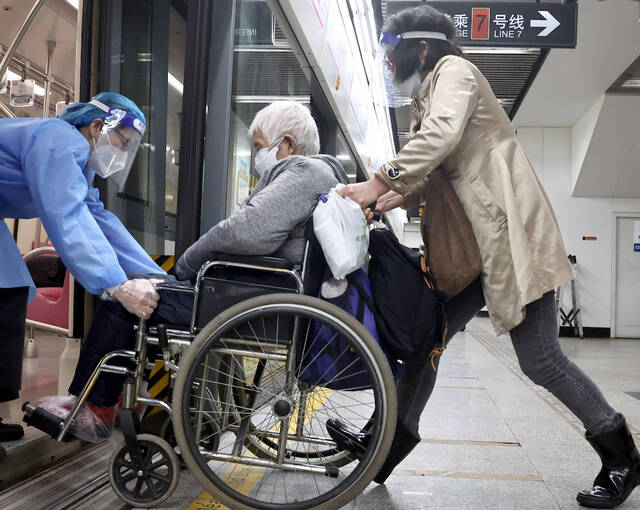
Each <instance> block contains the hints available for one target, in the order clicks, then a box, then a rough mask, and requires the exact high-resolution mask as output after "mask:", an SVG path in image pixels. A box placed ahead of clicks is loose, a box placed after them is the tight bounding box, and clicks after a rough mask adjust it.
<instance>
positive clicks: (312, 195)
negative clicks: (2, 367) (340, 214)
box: [35, 101, 348, 440]
mask: <svg viewBox="0 0 640 510" xmlns="http://www.w3.org/2000/svg"><path fill="white" fill-rule="evenodd" d="M249 133H250V135H251V136H252V138H253V148H254V150H255V152H256V156H255V166H254V170H255V171H256V173H257V174H258V175H259V176H260V179H259V181H258V183H257V185H256V187H255V189H254V190H253V192H252V194H251V195H250V196H249V197H248V198H247V199H246V200H245V202H244V203H243V204H241V206H240V207H239V209H237V210H236V211H235V212H234V213H233V214H232V215H231V216H230V217H229V218H227V219H225V220H223V221H221V222H219V223H218V224H217V225H215V226H214V227H212V228H211V229H210V230H209V231H208V232H207V233H206V234H204V235H203V236H202V237H201V238H200V239H199V240H198V241H196V242H195V243H194V244H193V245H192V246H191V247H189V248H188V249H187V251H186V252H185V253H184V254H183V255H182V257H180V259H179V260H178V262H177V264H176V268H175V272H176V277H175V278H174V277H172V276H167V275H144V274H137V273H136V274H130V275H129V277H130V278H151V279H152V281H154V283H175V282H176V279H177V281H179V282H181V284H182V285H184V286H185V287H191V286H192V282H193V281H194V280H195V278H196V275H197V273H198V270H199V269H200V267H201V266H202V265H203V264H204V263H205V262H206V261H207V260H209V259H210V258H211V257H212V256H213V254H215V253H224V254H231V255H247V256H250V255H254V256H255V255H274V256H277V257H281V258H284V259H287V260H289V261H291V262H292V263H293V265H294V266H297V267H300V265H301V263H302V258H303V251H304V245H305V237H304V235H305V232H304V230H305V228H304V227H305V222H306V221H307V220H308V219H309V218H310V216H311V214H312V212H313V209H314V207H315V204H316V203H317V196H318V195H319V194H321V193H327V192H328V191H329V190H330V189H331V188H332V187H334V186H335V185H336V184H337V183H338V182H342V183H346V182H348V180H347V176H346V174H345V172H344V170H343V169H342V167H341V165H340V163H339V162H338V161H337V160H336V159H335V158H334V157H333V156H328V155H319V154H318V152H319V149H320V144H319V137H318V129H317V126H316V124H315V121H314V120H313V118H312V117H311V114H310V112H309V110H308V109H307V108H306V107H304V106H302V105H301V104H299V103H296V102H293V101H279V102H274V103H272V104H270V105H269V106H267V107H265V108H263V109H262V110H261V111H259V112H258V113H257V115H256V117H255V119H254V120H253V122H252V124H251V126H250V128H249ZM160 293H161V299H160V300H159V301H158V304H157V307H156V308H155V310H151V309H150V310H149V311H148V312H149V313H147V315H146V317H144V318H145V319H150V322H151V323H169V324H172V325H177V326H185V327H188V326H189V323H190V320H191V316H192V311H193V310H192V308H193V298H192V296H191V295H190V294H188V293H180V292H162V291H160ZM104 297H105V298H106V299H104V300H102V301H101V302H100V304H99V305H98V307H97V310H96V314H95V317H94V320H93V323H92V325H91V329H90V330H89V334H88V336H87V339H86V342H85V344H84V346H83V348H82V351H81V354H80V359H79V361H78V365H77V367H76V371H75V375H74V378H73V381H72V383H71V386H70V387H69V393H70V394H71V395H79V394H80V393H81V391H82V389H83V388H84V386H85V384H86V383H87V381H88V380H89V378H90V376H91V374H92V372H93V371H94V369H95V367H96V366H97V365H98V363H99V362H100V360H101V359H102V358H103V356H105V355H106V354H108V353H110V352H112V351H115V350H118V349H130V348H131V347H132V346H133V343H134V324H135V323H136V321H137V318H136V316H134V315H133V314H131V313H129V312H128V311H127V310H126V309H125V308H124V307H123V306H122V305H121V304H120V303H119V302H117V301H115V300H112V299H109V297H108V296H104ZM151 312H153V313H151ZM122 383H123V376H121V375H117V374H101V375H100V377H99V379H98V380H97V381H96V383H95V385H94V387H93V389H92V390H91V393H90V394H89V396H88V398H87V401H86V402H85V404H83V406H82V408H81V409H80V412H79V413H78V415H77V416H76V423H75V425H74V426H73V427H72V428H71V432H72V433H74V434H75V435H76V436H78V437H81V438H83V439H86V440H96V439H100V437H104V436H105V435H108V434H109V432H110V428H111V426H112V424H113V422H114V420H115V417H116V414H117V409H118V407H117V404H118V400H119V397H120V393H121V391H122ZM74 401H75V398H74V397H64V398H56V397H45V398H43V399H40V400H39V401H37V402H35V405H38V406H40V407H43V408H45V409H47V410H49V411H50V412H52V413H53V414H57V415H61V416H64V415H65V414H66V413H68V410H69V409H70V407H71V406H72V405H73V403H74Z"/></svg>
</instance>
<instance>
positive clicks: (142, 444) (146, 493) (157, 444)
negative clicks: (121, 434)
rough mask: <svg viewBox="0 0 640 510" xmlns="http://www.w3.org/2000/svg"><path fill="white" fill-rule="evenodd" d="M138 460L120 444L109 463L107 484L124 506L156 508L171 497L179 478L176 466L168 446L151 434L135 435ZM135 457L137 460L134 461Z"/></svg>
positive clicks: (123, 443) (178, 467)
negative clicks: (138, 454)
mask: <svg viewBox="0 0 640 510" xmlns="http://www.w3.org/2000/svg"><path fill="white" fill-rule="evenodd" d="M136 440H137V443H138V446H139V449H140V456H139V457H137V456H136V455H135V454H133V453H132V451H131V449H130V448H129V446H128V445H127V443H126V442H124V441H123V442H122V443H121V444H120V445H119V446H118V448H117V449H116V451H115V452H113V455H112V456H111V460H110V462H109V481H110V482H111V487H112V488H113V490H114V491H115V493H116V494H117V495H118V497H120V499H122V500H123V501H124V502H125V503H127V504H128V505H131V506H133V507H138V508H156V507H158V506H159V505H160V504H161V503H162V502H163V501H165V500H166V499H167V498H169V497H170V496H171V494H173V491H174V490H175V488H176V487H177V485H178V480H179V478H180V464H179V463H178V457H177V456H176V454H175V452H174V451H173V448H172V447H171V445H169V444H168V443H167V442H166V441H165V440H164V439H161V438H159V437H158V436H154V435H152V434H138V435H137V436H136ZM136 457H137V458H136Z"/></svg>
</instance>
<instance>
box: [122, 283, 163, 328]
mask: <svg viewBox="0 0 640 510" xmlns="http://www.w3.org/2000/svg"><path fill="white" fill-rule="evenodd" d="M158 281H160V280H145V279H136V280H127V281H126V282H123V283H121V284H120V285H118V286H117V287H115V288H114V289H109V293H110V294H111V295H112V296H113V297H114V298H116V299H117V300H118V301H120V304H121V305H122V306H124V307H125V308H126V310H127V311H128V312H130V313H132V314H134V315H137V316H138V317H142V318H143V319H148V318H149V317H151V314H152V313H153V311H154V310H155V308H156V306H158V300H159V299H160V296H159V295H158V293H157V292H156V290H155V288H154V287H153V284H154V283H155V282H158Z"/></svg>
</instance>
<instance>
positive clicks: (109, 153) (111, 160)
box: [87, 133, 127, 179]
mask: <svg viewBox="0 0 640 510" xmlns="http://www.w3.org/2000/svg"><path fill="white" fill-rule="evenodd" d="M87 166H88V167H89V168H90V169H91V170H93V171H94V172H95V173H96V175H99V176H100V177H102V178H104V179H106V178H107V177H109V176H111V175H113V174H115V173H118V172H121V171H122V170H124V169H125V168H126V166H127V153H126V152H125V151H123V150H122V149H119V148H118V147H116V146H115V145H113V144H112V143H111V141H110V140H109V137H108V136H107V135H106V134H104V133H100V136H99V137H98V143H96V141H95V140H94V141H93V152H92V153H91V155H90V156H89V161H88V162H87Z"/></svg>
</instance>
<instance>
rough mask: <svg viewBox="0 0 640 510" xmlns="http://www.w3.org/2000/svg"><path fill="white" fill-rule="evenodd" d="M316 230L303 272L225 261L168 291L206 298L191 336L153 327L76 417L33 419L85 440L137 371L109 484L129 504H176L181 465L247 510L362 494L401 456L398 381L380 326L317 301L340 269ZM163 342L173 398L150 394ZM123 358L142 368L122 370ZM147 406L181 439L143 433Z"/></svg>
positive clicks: (120, 354) (264, 260) (143, 328)
mask: <svg viewBox="0 0 640 510" xmlns="http://www.w3.org/2000/svg"><path fill="white" fill-rule="evenodd" d="M308 232H309V228H307V241H306V247H305V255H304V260H303V264H302V268H301V270H300V271H298V270H296V269H295V268H294V267H293V265H292V264H291V262H289V261H287V260H284V259H278V258H274V257H245V256H236V255H233V256H231V255H218V256H216V257H214V258H213V259H212V260H210V261H209V262H207V263H205V264H204V265H203V266H202V267H201V269H200V271H199V272H198V275H197V278H196V282H195V286H194V287H193V288H185V287H184V286H178V285H172V284H165V283H163V284H159V285H157V289H158V291H159V292H160V294H161V296H162V294H163V292H187V293H190V294H191V295H192V297H193V303H194V306H193V313H192V317H191V324H190V326H189V328H188V329H187V328H184V327H183V328H179V327H175V326H173V325H170V324H155V325H150V324H148V323H147V322H146V321H145V320H143V319H140V320H139V321H138V324H137V326H136V328H135V329H136V333H135V334H136V340H135V347H134V349H133V350H119V351H114V352H111V353H109V354H108V355H106V356H105V357H104V358H103V359H102V360H101V362H100V364H99V365H98V367H96V369H95V371H94V372H93V374H92V376H91V378H90V379H89V381H88V382H87V384H86V386H85V388H84V389H83V391H82V393H81V394H80V395H79V396H78V399H77V401H76V403H75V405H74V407H73V408H72V409H71V410H70V412H69V414H68V415H67V417H66V418H65V419H62V418H59V417H56V416H54V415H52V414H50V413H48V412H47V411H46V410H44V409H41V408H37V407H35V406H33V405H31V404H29V403H26V404H25V405H24V406H23V409H24V410H25V413H26V416H25V421H26V422H27V423H29V424H30V425H33V426H35V427H37V428H39V429H41V430H43V431H45V432H47V433H48V434H50V435H51V436H52V437H54V438H55V439H57V440H58V441H65V440H70V439H73V437H72V436H71V435H70V434H69V428H70V426H71V425H72V423H73V422H74V419H75V417H76V415H77V413H78V411H79V408H80V406H81V404H82V403H83V402H84V401H85V400H86V398H87V396H88V394H89V393H90V391H91V388H92V387H93V385H94V384H95V381H96V380H97V378H98V377H99V376H100V374H101V373H104V372H110V373H117V374H121V375H124V376H126V378H125V383H124V387H123V399H122V407H121V409H120V411H119V414H118V418H119V424H120V429H121V430H122V432H123V435H124V441H123V442H122V443H121V444H120V445H119V446H118V447H117V448H116V450H115V452H114V453H113V455H112V457H111V460H110V465H109V479H110V482H111V485H112V487H113V489H114V491H115V492H116V493H117V494H118V496H119V497H120V498H121V499H122V500H123V501H125V502H126V503H127V504H129V505H132V506H135V507H142V508H154V507H157V506H159V505H160V504H161V503H162V502H163V501H165V500H166V499H167V498H168V497H169V496H171V494H172V492H173V491H174V489H175V487H176V486H177V484H178V478H179V475H180V469H181V465H180V460H179V458H178V456H180V457H181V459H182V461H183V463H184V464H186V466H187V467H188V469H189V470H190V471H191V473H192V474H193V475H194V476H195V478H196V479H197V480H198V481H199V482H200V484H201V485H202V486H203V487H204V489H206V490H207V491H208V492H209V494H211V495H212V496H213V497H214V498H215V499H216V500H218V501H220V502H221V503H223V504H224V505H227V506H229V507H230V508H233V509H255V508H259V509H276V508H277V509H282V508H285V509H292V510H293V509H296V510H297V509H306V508H320V509H332V508H339V507H341V506H343V505H345V504H346V503H348V502H349V501H351V500H352V499H354V498H355V497H356V496H358V495H359V494H360V493H361V492H362V491H363V490H364V488H365V487H366V486H367V485H368V484H369V483H370V482H371V480H372V479H373V478H374V476H375V475H376V474H377V472H378V470H379V469H380V467H381V465H382V463H383V462H384V460H385V458H386V456H387V453H388V451H389V449H390V447H391V442H392V440H393V436H394V432H395V425H396V415H397V402H396V389H395V382H394V378H393V374H392V372H391V369H390V368H389V364H388V362H387V359H386V357H385V355H384V353H383V351H382V349H381V348H380V346H379V345H378V343H377V342H376V340H375V339H374V338H373V337H372V336H371V334H370V333H369V332H368V330H367V329H366V328H365V327H364V326H363V325H362V324H361V323H359V322H358V321H357V320H356V319H355V318H354V317H353V316H351V315H349V314H348V313H346V312H344V311H343V310H341V309H340V308H338V307H336V306H334V305H332V304H330V303H328V302H326V301H323V300H321V299H318V298H316V297H315V296H317V295H318V291H319V288H320V283H321V279H322V278H321V277H322V274H323V272H324V268H325V267H326V263H325V262H324V257H323V256H322V252H321V250H320V248H319V245H317V242H315V241H314V240H313V239H312V236H310V235H309V233H308ZM150 346H155V348H156V350H157V351H159V356H161V360H162V361H163V362H164V370H166V371H167V372H168V373H169V374H170V384H171V387H172V394H171V399H170V403H167V402H164V401H162V400H158V399H154V398H149V397H148V396H145V395H144V394H142V391H141V388H142V383H143V376H144V374H145V371H148V370H150V369H151V368H152V367H153V366H154V361H155V359H154V358H153V357H152V356H151V355H150V354H149V352H150V350H151V349H148V347H150ZM116 358H124V359H126V360H128V363H129V365H128V366H119V365H114V364H112V360H113V359H116ZM310 374H313V375H310ZM139 404H142V405H145V406H151V407H160V408H162V409H164V410H165V411H166V412H167V413H168V414H169V415H170V416H171V425H172V429H173V430H172V434H165V438H161V437H159V436H156V435H152V434H145V433H143V432H142V428H141V425H140V420H139V418H138V415H137V413H136V411H135V408H136V405H139ZM329 418H334V419H340V420H341V421H342V422H343V423H345V424H347V425H348V426H349V427H351V428H353V429H354V430H361V431H364V432H366V433H367V435H368V441H367V443H366V444H367V446H366V449H365V450H363V451H361V452H350V451H347V450H341V449H340V448H338V446H337V444H336V442H335V441H334V440H332V438H331V437H330V435H329V434H328V432H327V428H326V420H327V419H329ZM169 436H170V437H169ZM174 438H175V440H174ZM167 439H169V441H167ZM171 443H173V444H171Z"/></svg>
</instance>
